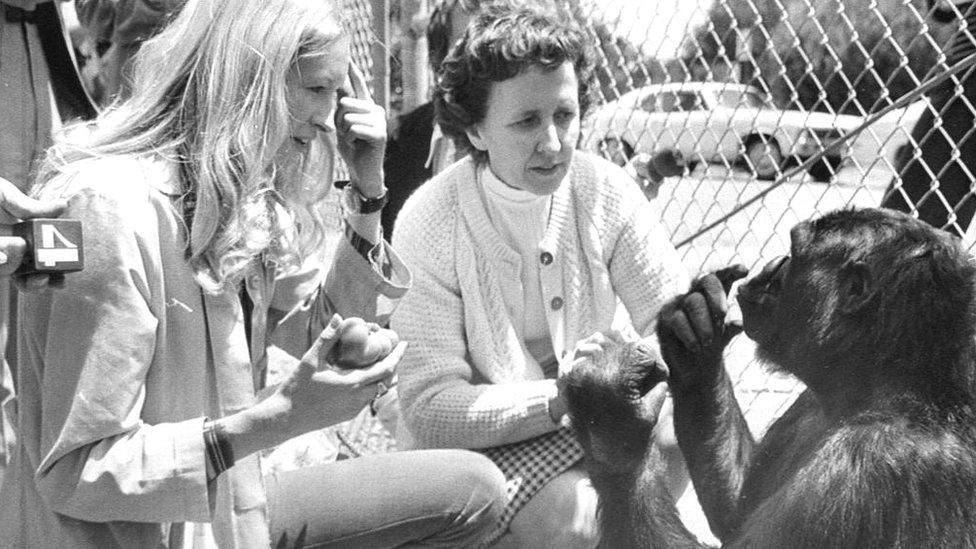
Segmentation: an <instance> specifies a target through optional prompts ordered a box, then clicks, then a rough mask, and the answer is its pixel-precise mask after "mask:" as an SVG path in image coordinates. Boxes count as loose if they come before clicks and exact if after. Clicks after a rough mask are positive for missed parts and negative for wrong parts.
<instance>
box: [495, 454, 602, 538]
mask: <svg viewBox="0 0 976 549" xmlns="http://www.w3.org/2000/svg"><path fill="white" fill-rule="evenodd" d="M597 510H598V499H597V494H596V490H594V489H593V485H592V484H591V483H590V479H589V477H588V476H587V475H586V473H585V472H584V471H583V470H582V468H573V469H570V470H569V471H566V472H565V473H563V474H561V475H559V476H557V477H556V478H554V479H552V480H551V481H549V483H547V484H546V485H545V486H543V487H542V489H541V490H539V492H537V493H536V495H535V496H533V497H532V499H530V500H529V501H528V502H527V503H526V504H525V506H524V507H523V508H522V509H521V510H520V511H519V512H518V513H517V514H516V515H515V518H514V519H513V520H512V525H511V528H510V531H511V535H512V538H513V541H514V542H515V545H516V546H519V547H539V548H546V547H552V548H556V547H559V548H567V549H570V548H573V549H575V548H580V549H584V548H585V549H592V548H593V547H596V545H597V544H598V543H599V541H600V529H599V521H598V516H597V515H598V513H597Z"/></svg>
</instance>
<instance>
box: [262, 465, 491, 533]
mask: <svg viewBox="0 0 976 549" xmlns="http://www.w3.org/2000/svg"><path fill="white" fill-rule="evenodd" d="M265 487H266V490H267V494H268V506H269V513H270V516H271V537H272V543H271V545H272V547H275V548H282V547H288V548H291V547H329V548H340V547H342V548H346V547H364V548H366V547H368V548H370V549H373V548H377V549H379V548H384V547H477V546H478V545H479V543H480V541H481V540H482V538H483V537H484V536H485V535H486V534H487V533H488V532H489V530H490V529H491V527H492V525H493V524H494V522H495V520H496V519H497V518H498V517H499V515H500V514H501V512H502V510H503V509H504V508H505V502H506V497H505V479H504V477H503V476H502V473H501V471H499V470H498V468H497V467H495V465H494V464H493V463H492V462H491V461H490V460H488V458H485V457H484V456H481V455H480V454H476V453H474V452H468V451H464V450H422V451H411V452H394V453H390V454H381V455H374V456H367V457H361V458H356V459H349V460H342V461H337V462H334V463H328V464H324V465H319V466H315V467H308V468H304V469H299V470H295V471H287V472H282V473H277V474H275V475H272V476H269V477H268V478H266V479H265Z"/></svg>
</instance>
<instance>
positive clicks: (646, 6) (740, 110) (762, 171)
mask: <svg viewBox="0 0 976 549" xmlns="http://www.w3.org/2000/svg"><path fill="white" fill-rule="evenodd" d="M550 2H551V7H554V9H555V10H556V11H558V12H559V13H560V14H562V15H564V16H567V17H571V18H573V19H575V20H576V21H577V22H579V23H581V24H582V26H583V27H584V28H585V30H586V32H587V33H589V35H590V37H591V38H592V43H593V44H595V45H597V47H596V48H595V49H596V52H595V53H596V56H597V61H598V74H597V76H598V79H599V84H600V86H599V89H598V94H599V97H598V101H597V103H598V105H597V106H596V108H594V109H593V111H592V112H591V114H590V115H589V116H588V118H587V120H586V121H585V124H584V136H583V142H582V144H581V146H582V147H583V148H587V149H590V150H594V151H598V152H601V153H602V154H604V155H606V156H607V157H608V158H611V159H613V160H615V161H617V162H619V163H621V164H628V163H630V164H635V163H644V162H647V161H650V165H651V166H652V167H656V168H657V169H656V170H651V173H652V174H655V175H664V176H665V177H664V178H663V179H661V180H659V181H658V180H654V181H651V182H650V184H649V185H648V188H647V190H648V191H649V192H648V194H649V195H656V200H657V202H658V204H659V206H660V209H661V211H662V214H663V219H664V223H665V225H666V226H667V228H668V230H669V231H670V232H671V234H672V236H673V240H674V242H675V244H676V245H677V246H678V248H679V251H680V252H681V254H682V256H683V259H684V261H685V264H686V266H687V267H688V269H689V270H691V271H692V272H703V271H707V270H711V269H714V268H718V267H721V266H725V265H728V264H730V263H733V262H739V263H744V264H745V265H747V266H749V267H751V268H756V267H759V266H761V265H762V264H764V263H765V261H766V260H768V259H771V258H772V257H775V256H777V255H781V254H784V253H786V252H787V250H788V246H789V229H790V228H791V227H792V226H793V225H794V224H795V223H796V222H798V221H800V220H804V219H808V218H811V217H814V216H817V215H819V214H822V213H825V212H827V211H830V210H833V209H837V208H842V207H847V206H878V205H882V204H885V205H887V206H890V207H896V208H900V209H903V210H906V211H911V212H915V213H918V214H919V215H920V217H922V218H923V219H925V220H927V221H929V222H930V223H932V224H934V225H937V226H939V227H944V228H946V229H947V230H950V231H954V232H956V233H958V234H960V235H965V236H966V238H967V239H968V240H969V241H972V240H973V239H972V238H970V236H969V235H966V232H967V229H968V228H969V227H968V226H969V221H970V220H971V218H972V216H973V211H974V210H976V200H974V199H973V198H974V197H973V192H972V189H973V182H974V176H973V171H972V166H973V165H976V151H974V150H972V149H973V147H974V143H976V140H974V139H971V138H970V137H971V135H970V134H971V132H973V131H976V130H974V128H976V124H974V108H973V106H972V104H971V103H970V97H973V96H976V90H974V88H976V82H970V81H969V77H970V74H971V72H972V70H973V68H972V67H973V58H972V54H973V53H974V52H976V47H974V46H973V44H974V43H976V40H974V39H973V36H972V32H973V29H972V28H971V27H972V26H973V25H972V23H974V22H976V8H972V7H971V4H972V3H971V2H970V1H969V0H966V1H955V2H953V1H950V0H688V1H685V2H670V1H662V0H658V1H653V0H650V1H648V0H547V2H546V3H550ZM408 4H409V6H410V9H413V10H417V9H420V10H423V9H424V5H423V4H424V3H423V2H422V1H421V2H418V1H417V0H410V1H409V2H408V0H403V1H402V2H400V3H399V4H398V5H399V6H401V7H403V9H402V10H400V11H398V12H397V17H398V18H399V20H400V21H401V22H403V23H402V24H401V28H406V25H408V24H410V23H411V22H413V21H415V19H416V17H414V16H415V13H412V12H409V10H407V6H408ZM534 4H540V2H534ZM427 7H428V8H429V7H431V6H427ZM395 49H396V48H395ZM397 51H399V50H397ZM394 63H396V62H394ZM411 66H413V67H415V66H416V64H412V65H411V64H407V65H401V67H402V68H404V70H406V69H407V68H409V67H411ZM396 68H397V67H396V66H395V67H394V69H395V70H394V73H397V71H396ZM401 77H402V80H397V82H400V81H407V80H411V79H412V80H414V81H423V80H424V78H429V75H425V76H424V77H418V76H416V75H412V76H411V75H407V74H404V75H399V76H398V78H401ZM394 105H397V103H394ZM913 130H914V132H913ZM655 172H656V173H655ZM655 179H657V178H655ZM730 353H731V355H732V357H733V360H731V361H730V362H732V363H733V364H735V369H736V372H735V375H736V379H737V387H738V390H739V392H740V397H741V398H742V402H743V405H744V409H745V410H746V415H747V419H749V420H750V423H751V424H752V425H753V426H754V428H756V430H759V431H761V430H762V429H763V428H764V427H765V426H766V425H768V422H769V420H770V419H772V418H773V417H775V416H776V415H777V414H778V413H779V412H780V411H781V410H782V407H783V406H784V405H785V404H787V403H788V402H790V401H791V398H792V397H793V396H795V394H796V392H797V389H798V386H797V383H796V382H795V381H793V380H792V379H786V378H781V377H778V376H775V375H773V376H770V375H767V374H765V373H763V372H762V371H761V368H760V367H759V366H758V365H757V364H755V363H754V361H753V360H752V349H751V346H750V343H749V341H748V340H747V339H746V338H745V337H740V338H738V340H736V341H735V342H734V343H733V345H732V348H731V350H730Z"/></svg>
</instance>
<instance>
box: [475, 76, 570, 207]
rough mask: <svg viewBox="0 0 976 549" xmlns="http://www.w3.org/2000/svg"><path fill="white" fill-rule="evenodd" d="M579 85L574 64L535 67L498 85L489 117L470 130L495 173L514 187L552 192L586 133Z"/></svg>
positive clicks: (490, 98) (490, 101)
mask: <svg viewBox="0 0 976 549" xmlns="http://www.w3.org/2000/svg"><path fill="white" fill-rule="evenodd" d="M578 94H579V86H578V82H577V78H576V71H575V70H574V68H573V65H572V63H570V62H568V61H567V62H565V63H563V64H562V65H560V66H559V67H557V68H555V69H553V70H546V69H544V68H542V67H538V66H531V67H529V68H528V69H526V70H525V71H523V72H522V73H520V74H519V75H518V76H515V77H514V78H509V79H508V80H503V81H501V82H495V83H493V84H492V87H491V91H490V93H489V96H488V108H487V111H486V114H485V118H484V120H483V121H482V122H480V123H479V124H476V125H475V126H473V127H472V128H469V129H468V130H467V134H468V139H469V140H470V141H471V144H472V145H473V146H474V147H475V148H477V149H479V150H482V151H485V152H486V153H487V154H488V167H489V169H491V171H492V173H493V174H494V175H495V176H496V177H498V178H499V179H500V180H501V181H502V182H504V183H505V184H506V185H508V186H510V187H514V188H517V189H522V190H525V191H529V192H531V193H533V194H536V195H547V194H552V193H553V192H555V191H556V189H558V188H559V185H560V184H561V183H562V181H563V179H564V178H565V177H566V174H567V173H568V171H569V164H570V161H571V160H572V158H573V148H574V146H575V145H576V142H577V140H578V138H579V134H580V116H579V112H580V108H579V95H578Z"/></svg>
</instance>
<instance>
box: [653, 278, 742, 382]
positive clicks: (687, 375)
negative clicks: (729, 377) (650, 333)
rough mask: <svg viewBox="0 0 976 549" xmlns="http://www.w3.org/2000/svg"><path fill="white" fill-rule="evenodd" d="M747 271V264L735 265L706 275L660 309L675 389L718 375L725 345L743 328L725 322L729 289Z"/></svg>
mask: <svg viewBox="0 0 976 549" xmlns="http://www.w3.org/2000/svg"><path fill="white" fill-rule="evenodd" d="M748 273H749V270H748V269H746V268H745V266H743V265H732V266H731V267H726V268H724V269H720V270H718V271H716V272H715V273H712V274H708V275H705V276H703V277H701V278H699V279H698V280H696V281H695V282H694V283H693V284H692V286H691V290H690V291H689V292H688V293H687V294H685V295H682V296H679V297H678V298H676V299H674V300H673V301H671V302H670V303H669V304H668V305H666V306H665V307H664V308H663V309H662V310H661V313H660V314H659V316H658V324H657V336H658V340H659V341H660V343H661V353H662V354H663V355H664V361H665V362H666V363H667V365H668V368H669V370H670V378H669V383H670V385H671V387H672V388H673V389H675V390H687V389H691V388H693V387H696V386H698V385H699V384H700V383H702V382H706V381H707V380H710V379H714V378H715V376H717V375H718V373H719V369H720V368H721V367H722V352H723V351H724V350H725V346H726V345H728V343H729V341H730V340H731V339H732V338H733V337H734V336H735V335H737V334H739V333H740V332H741V331H742V327H741V326H739V325H737V324H726V323H725V316H726V314H727V313H728V292H729V289H730V288H731V287H732V283H733V282H735V281H736V280H738V279H740V278H743V277H745V276H746V275H747V274H748Z"/></svg>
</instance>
